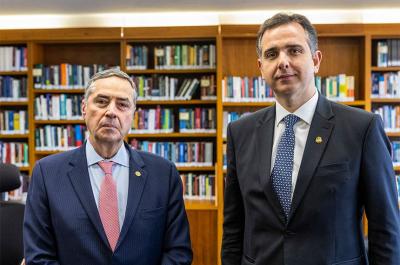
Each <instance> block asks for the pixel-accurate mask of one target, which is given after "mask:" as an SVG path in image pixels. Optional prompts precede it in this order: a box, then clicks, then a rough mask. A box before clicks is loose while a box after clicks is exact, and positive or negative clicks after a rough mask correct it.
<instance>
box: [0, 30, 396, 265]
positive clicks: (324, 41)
mask: <svg viewBox="0 0 400 265" xmlns="http://www.w3.org/2000/svg"><path fill="white" fill-rule="evenodd" d="M258 28H259V25H218V26H199V27H155V28H151V27H143V28H74V29H38V30H0V34H1V36H2V39H1V40H0V45H2V44H4V45H5V44H7V45H15V46H26V47H27V49H28V70H27V71H2V72H0V76H15V77H17V78H20V77H24V76H26V77H27V79H28V101H26V102H19V101H12V102H8V101H2V102H0V107H1V108H2V109H24V110H25V109H26V110H27V111H28V115H29V119H28V125H29V134H27V135H26V134H23V135H20V134H15V135H1V137H0V138H1V140H2V141H5V142H10V141H14V140H16V141H18V142H21V141H22V142H27V143H28V145H29V165H30V166H29V167H24V168H21V170H23V171H25V172H26V171H27V172H28V173H29V174H31V172H32V169H33V165H34V164H35V161H36V160H37V159H40V158H41V157H43V156H47V155H51V154H54V153H57V152H58V151H36V149H35V129H37V128H41V127H43V126H45V125H60V126H65V125H84V121H83V120H56V121H52V120H35V119H34V115H35V114H34V109H35V98H36V97H38V96H41V95H43V94H50V95H59V94H67V95H72V94H79V95H83V93H84V89H83V87H80V88H77V89H64V88H57V89H38V88H34V76H33V69H34V65H36V64H44V65H59V64H62V63H69V64H79V65H91V64H107V65H109V66H119V67H120V68H121V69H122V70H124V71H126V72H127V73H128V74H129V75H131V76H132V75H133V76H138V75H142V76H147V77H149V76H153V75H168V76H173V77H178V78H186V77H189V78H191V77H199V76H202V75H214V76H215V82H216V85H217V89H216V91H217V95H216V96H217V99H216V100H201V99H200V97H199V95H196V97H194V98H193V99H192V100H139V101H138V102H137V105H138V106H140V107H141V108H143V109H145V108H154V107H155V106H158V105H160V106H163V107H167V108H171V109H173V110H174V114H175V120H176V119H177V117H176V116H177V115H176V114H178V112H177V110H178V109H179V108H190V107H191V106H194V107H205V108H210V107H212V108H215V109H216V124H217V128H216V132H215V133H180V132H178V131H179V130H178V129H177V126H176V124H177V122H175V131H174V132H172V133H154V134H153V133H145V134H138V133H137V134H135V133H131V134H129V135H128V136H127V141H128V142H129V141H130V140H132V139H138V140H149V141H172V142H176V141H187V142H188V141H211V142H213V143H214V161H213V162H214V164H216V167H179V168H178V170H179V171H180V172H182V173H188V172H193V173H196V174H203V173H205V174H206V173H212V174H215V176H216V178H215V189H216V190H215V193H216V198H215V201H195V200H191V201H186V202H185V206H186V208H187V210H188V217H189V222H190V232H191V238H192V244H193V249H194V263H193V264H194V265H209V264H220V258H219V255H220V254H219V253H220V247H221V241H222V223H223V189H224V185H223V178H224V175H225V174H226V169H224V168H223V144H224V143H226V139H224V138H223V135H224V133H223V128H224V127H223V112H224V111H235V112H239V113H243V112H249V111H255V110H258V109H260V108H264V107H266V106H271V105H272V104H274V103H273V102H226V101H224V99H222V85H221V84H222V80H223V79H224V77H225V76H242V77H243V76H248V77H257V76H259V75H260V72H259V69H258V66H257V55H256V51H255V42H256V34H257V31H258ZM316 28H317V31H318V33H319V48H320V50H321V51H322V53H323V60H322V63H321V69H320V72H319V75H320V76H330V75H338V74H342V73H344V74H346V75H352V76H354V78H355V100H354V101H350V102H340V103H341V104H346V105H349V106H353V107H357V108H362V109H365V110H367V111H371V110H372V109H373V108H374V107H375V106H377V105H385V104H391V105H396V104H399V103H400V98H399V99H392V98H371V74H372V73H373V72H378V73H386V72H397V71H400V67H377V66H376V65H374V63H373V61H374V60H373V53H374V52H375V51H373V50H374V47H375V46H374V45H375V44H374V43H375V42H376V41H377V40H380V39H385V38H400V34H399V32H400V24H393V25H387V24H385V25H362V24H338V25H333V24H332V25H316ZM196 43H197V44H204V43H212V44H215V46H216V67H215V68H214V67H211V68H204V69H156V68H155V67H154V54H153V55H150V57H149V65H148V67H147V69H144V70H127V69H128V67H127V62H126V53H127V51H126V50H127V46H128V45H133V44H141V45H147V46H148V47H149V50H150V53H152V51H151V49H153V48H154V47H156V46H158V45H169V44H172V45H175V44H196ZM387 135H388V136H389V137H390V138H391V139H392V138H395V139H397V138H399V137H400V133H387ZM395 170H396V172H400V167H395Z"/></svg>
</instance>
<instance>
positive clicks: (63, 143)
mask: <svg viewBox="0 0 400 265" xmlns="http://www.w3.org/2000/svg"><path fill="white" fill-rule="evenodd" d="M87 136H88V132H87V131H86V126H84V125H80V124H76V125H64V126H53V125H45V126H42V127H38V128H36V129H35V150H36V151H66V150H70V149H73V148H75V147H78V146H81V145H82V144H83V142H84V139H86V138H87Z"/></svg>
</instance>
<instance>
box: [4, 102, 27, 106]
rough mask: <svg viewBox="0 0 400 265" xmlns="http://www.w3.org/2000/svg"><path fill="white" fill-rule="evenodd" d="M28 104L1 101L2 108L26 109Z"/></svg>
mask: <svg viewBox="0 0 400 265" xmlns="http://www.w3.org/2000/svg"><path fill="white" fill-rule="evenodd" d="M28 104H29V102H28V101H0V107H14V106H16V107H17V106H18V107H25V106H28Z"/></svg>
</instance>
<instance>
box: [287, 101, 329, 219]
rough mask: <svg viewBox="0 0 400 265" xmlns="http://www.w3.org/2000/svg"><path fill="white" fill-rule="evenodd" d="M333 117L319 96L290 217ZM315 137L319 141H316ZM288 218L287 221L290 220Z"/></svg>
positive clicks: (326, 136)
mask: <svg viewBox="0 0 400 265" xmlns="http://www.w3.org/2000/svg"><path fill="white" fill-rule="evenodd" d="M332 117H333V113H332V109H331V106H330V103H329V101H328V100H327V99H325V97H323V96H321V95H319V99H318V103H317V108H316V111H315V114H314V117H313V120H312V122H311V127H310V131H309V133H308V137H307V142H306V146H305V149H304V154H303V158H302V161H301V165H300V169H299V174H298V177H297V182H296V187H295V190H294V194H293V200H292V207H291V213H290V217H291V216H293V215H294V213H295V211H296V209H297V207H298V206H299V204H300V202H301V200H302V199H303V197H304V194H305V192H306V190H307V187H308V186H309V184H310V182H311V179H312V177H313V176H314V172H315V169H316V168H317V166H318V164H319V161H320V159H321V157H322V155H323V153H324V150H325V148H326V146H327V144H328V141H329V137H330V135H331V132H332V129H333V127H334V123H333V122H331V121H329V119H331V118H332ZM317 137H320V138H318V139H319V140H321V141H317V140H316V139H317ZM290 217H289V219H290Z"/></svg>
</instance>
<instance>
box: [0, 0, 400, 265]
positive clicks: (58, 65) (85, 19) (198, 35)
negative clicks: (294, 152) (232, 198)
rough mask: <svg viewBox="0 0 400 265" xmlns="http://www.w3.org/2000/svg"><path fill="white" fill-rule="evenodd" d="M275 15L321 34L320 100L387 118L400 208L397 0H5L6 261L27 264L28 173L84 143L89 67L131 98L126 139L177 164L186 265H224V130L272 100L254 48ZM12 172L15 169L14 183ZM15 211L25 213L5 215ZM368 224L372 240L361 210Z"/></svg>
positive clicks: (1, 55)
mask: <svg viewBox="0 0 400 265" xmlns="http://www.w3.org/2000/svg"><path fill="white" fill-rule="evenodd" d="M278 12H290V13H299V14H302V15H305V16H306V17H307V18H308V19H309V20H310V21H311V23H312V24H313V25H314V26H315V29H316V31H317V33H318V49H319V50H320V51H321V52H322V55H323V57H322V62H321V66H320V69H319V71H318V73H317V74H316V76H315V87H316V88H317V90H318V93H319V94H320V95H321V96H323V97H326V98H327V99H328V100H330V101H334V102H337V103H339V104H344V105H347V106H351V107H354V108H358V109H362V110H365V111H367V112H372V113H375V114H378V115H379V116H380V117H381V119H382V123H383V128H384V131H385V133H386V136H387V138H388V139H389V143H390V149H391V152H390V155H391V160H392V161H391V162H392V164H393V171H394V174H393V177H394V180H393V182H394V183H396V184H397V192H398V193H397V196H398V198H397V199H398V205H399V206H400V17H399V16H398V14H399V12H400V2H399V1H391V0H384V1H379V2H375V3H374V1H359V0H352V1H335V3H330V4H328V3H324V2H321V1H316V0H305V1H301V3H299V2H297V1H292V0H290V1H268V2H265V1H264V2H263V1H259V0H251V1H245V2H244V1H240V0H234V1H227V0H222V1H220V0H218V1H210V0H205V1H201V2H196V3H195V2H190V1H178V2H176V3H171V2H167V1H160V0H156V1H150V2H147V1H142V2H139V1H134V2H132V1H127V0H124V1H119V2H117V3H114V2H113V3H111V2H106V1H100V2H98V1H94V0H89V1H72V2H71V1H65V2H64V1H59V0H57V1H50V0H45V1H41V3H37V2H36V1H28V2H24V1H15V0H3V1H0V182H2V184H1V185H0V188H1V189H0V192H1V198H0V201H1V202H0V203H1V204H0V206H1V208H0V221H1V222H0V226H1V231H0V237H1V240H0V241H1V244H0V248H1V249H0V256H1V258H0V263H1V264H4V265H14V264H20V262H21V261H22V260H23V258H24V256H23V236H22V232H23V212H24V206H25V204H26V200H27V197H29V193H28V190H29V187H30V184H31V177H32V175H35V172H36V171H39V170H40V169H39V168H38V166H37V164H36V163H37V161H39V160H41V159H43V158H45V157H48V156H50V155H54V154H59V153H61V152H67V151H70V150H75V149H76V148H78V147H81V146H85V142H86V139H87V138H88V137H89V132H88V130H87V128H86V123H85V120H84V118H83V113H82V110H83V109H82V107H81V104H82V99H83V97H84V94H85V87H86V85H87V84H88V82H89V80H90V79H91V77H92V76H93V75H94V74H95V73H97V72H99V71H103V70H106V69H110V68H117V69H120V70H121V71H123V72H125V73H127V74H128V75H129V77H130V78H131V79H132V80H133V82H134V84H135V86H136V93H137V101H136V106H135V107H136V109H135V112H134V115H133V119H132V122H131V126H130V130H129V132H128V133H127V134H126V136H124V138H123V140H124V142H125V143H127V144H128V145H129V146H130V147H132V148H133V149H134V150H141V151H146V152H150V153H153V154H155V155H157V156H161V157H163V158H165V159H167V160H169V161H171V162H172V163H173V164H174V165H175V166H176V169H177V171H178V172H179V175H180V180H181V183H182V195H183V201H184V208H185V210H186V214H187V219H188V223H189V228H190V240H191V246H192V251H193V263H192V264H194V265H220V264H222V263H221V248H222V244H223V243H222V242H223V234H224V230H223V227H224V191H225V180H226V177H227V174H228V172H230V171H229V169H228V165H229V164H230V163H229V162H228V158H227V149H229V144H228V139H229V134H228V133H227V131H229V130H228V129H227V128H228V124H229V123H231V122H234V121H236V120H238V119H241V118H243V117H245V116H246V115H251V114H252V113H253V112H256V111H258V110H261V109H263V108H266V107H269V106H274V105H275V97H274V90H273V88H271V87H270V86H269V85H268V84H267V83H266V81H265V80H264V79H263V77H262V76H261V74H260V69H259V65H258V64H257V62H258V61H257V59H258V56H257V52H256V44H257V32H258V30H259V28H260V25H261V24H262V23H263V22H264V21H265V20H266V19H267V18H269V17H271V16H273V15H274V14H276V13H278ZM321 141H322V140H321ZM228 153H229V152H228ZM236 155H237V154H236ZM66 163H67V162H66ZM9 164H13V165H15V166H16V167H9ZM35 164H36V167H35ZM237 166H238V167H239V165H237ZM36 174H38V173H36ZM136 174H140V172H138V171H136ZM9 175H13V176H14V175H17V178H18V179H19V182H20V185H19V183H17V184H15V183H12V182H14V180H11V178H9ZM43 181H44V180H43ZM10 183H11V184H10ZM10 187H11V188H10ZM16 187H17V188H16ZM15 188H16V189H15ZM9 189H12V190H9ZM150 190H151V189H150ZM155 197H156V196H155ZM157 198H158V197H157ZM73 201H74V200H71V203H74V202H73ZM54 203H57V202H54V201H53V202H49V204H51V205H52V204H54ZM64 203H65V202H64ZM11 204H17V205H18V207H20V208H19V211H20V212H22V216H21V215H17V214H16V213H15V211H10V210H9V211H6V210H7V209H6V208H7V207H10V205H11ZM67 208H68V207H67ZM82 212H83V210H82ZM250 215H251V214H250ZM76 218H82V216H78V217H76ZM50 219H51V217H50ZM52 220H53V222H54V219H52ZM55 222H57V221H55ZM124 224H125V223H124ZM362 224H363V231H362V233H363V235H364V237H365V239H366V241H367V238H368V218H367V217H366V215H365V214H363V218H362ZM26 229H28V228H26ZM77 229H78V228H77ZM153 229H157V228H156V227H155V228H153ZM82 231H83V232H84V233H86V230H82ZM121 233H123V231H121ZM99 240H100V239H99ZM58 243H60V244H62V242H58ZM96 244H97V243H96ZM137 244H140V242H137ZM96 246H97V245H96ZM6 249H8V250H7V252H6ZM10 249H12V250H10ZM72 249H73V248H72ZM71 251H72V250H71ZM398 251H400V250H398ZM53 254H54V253H53ZM310 254H311V253H310ZM71 255H73V253H71ZM6 256H13V257H6ZM16 259H17V260H18V263H13V262H15V261H13V260H16ZM1 261H3V262H4V263H3V262H1ZM6 261H7V262H10V263H6ZM159 262H160V261H159ZM398 262H399V263H400V260H399V261H398ZM253 263H254V260H253ZM253 263H251V262H250V260H245V261H243V263H242V264H253ZM32 264H33V263H32ZM35 264H36V263H35ZM43 264H44V263H43ZM57 264H58V263H57ZM109 264H111V263H109ZM115 264H124V263H118V262H117V263H115ZM125 264H132V263H125ZM138 264H139V263H138ZM152 264H153V263H152ZM154 264H155V263H154ZM157 264H161V263H157ZM165 264H175V263H165ZM176 264H178V263H176ZM179 264H186V263H179ZM256 264H258V263H256ZM288 264H289V263H288ZM324 264H325V263H324ZM354 264H364V263H354Z"/></svg>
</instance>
